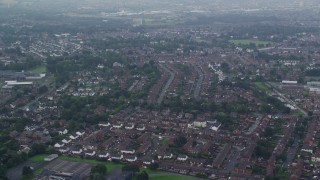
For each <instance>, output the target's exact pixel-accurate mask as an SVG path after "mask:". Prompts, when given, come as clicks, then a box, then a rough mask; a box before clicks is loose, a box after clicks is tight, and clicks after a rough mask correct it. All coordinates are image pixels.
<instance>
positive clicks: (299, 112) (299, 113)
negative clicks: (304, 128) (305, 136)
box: [293, 111, 304, 117]
mask: <svg viewBox="0 0 320 180" xmlns="http://www.w3.org/2000/svg"><path fill="white" fill-rule="evenodd" d="M293 114H294V115H296V116H302V117H304V114H303V113H302V112H301V111H296V112H294V113H293Z"/></svg>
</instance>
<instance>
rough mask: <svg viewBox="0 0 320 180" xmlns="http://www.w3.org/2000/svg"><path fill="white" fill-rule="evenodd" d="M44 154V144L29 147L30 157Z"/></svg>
mask: <svg viewBox="0 0 320 180" xmlns="http://www.w3.org/2000/svg"><path fill="white" fill-rule="evenodd" d="M45 152H46V146H45V145H44V144H33V145H32V146H31V151H30V156H34V155H37V154H44V153H45Z"/></svg>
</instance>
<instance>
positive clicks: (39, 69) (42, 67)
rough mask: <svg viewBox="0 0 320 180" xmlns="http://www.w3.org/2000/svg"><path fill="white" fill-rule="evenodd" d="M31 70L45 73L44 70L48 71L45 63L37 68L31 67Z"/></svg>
mask: <svg viewBox="0 0 320 180" xmlns="http://www.w3.org/2000/svg"><path fill="white" fill-rule="evenodd" d="M31 72H33V73H44V72H47V68H46V66H44V65H43V66H38V67H36V68H33V69H31Z"/></svg>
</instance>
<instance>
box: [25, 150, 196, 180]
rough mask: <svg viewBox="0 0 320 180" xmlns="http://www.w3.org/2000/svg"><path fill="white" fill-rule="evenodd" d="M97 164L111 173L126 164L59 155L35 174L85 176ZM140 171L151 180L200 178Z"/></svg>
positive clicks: (34, 160) (35, 158)
mask: <svg viewBox="0 0 320 180" xmlns="http://www.w3.org/2000/svg"><path fill="white" fill-rule="evenodd" d="M47 156H48V155H47V154H41V155H36V156H33V157H31V158H29V161H30V162H32V163H41V162H43V161H44V158H45V157H47ZM96 164H102V165H105V166H106V167H107V171H108V172H109V173H111V172H113V171H114V170H119V169H121V168H122V167H123V166H125V164H123V163H114V162H109V161H99V160H93V159H84V158H78V157H70V156H66V155H62V156H59V158H58V159H55V160H53V161H51V162H48V163H45V164H43V165H44V166H43V167H37V168H36V169H35V174H36V175H39V174H41V173H42V172H43V171H44V170H54V171H60V172H66V173H70V174H77V177H84V176H87V175H89V174H90V170H91V167H93V166H94V165H96ZM140 171H146V172H147V173H148V175H149V177H150V179H151V180H171V179H172V180H192V179H198V178H195V177H191V176H185V175H180V174H175V173H170V172H165V171H160V170H152V169H148V168H147V169H143V168H141V169H140Z"/></svg>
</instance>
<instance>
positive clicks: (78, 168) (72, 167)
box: [44, 159, 93, 177]
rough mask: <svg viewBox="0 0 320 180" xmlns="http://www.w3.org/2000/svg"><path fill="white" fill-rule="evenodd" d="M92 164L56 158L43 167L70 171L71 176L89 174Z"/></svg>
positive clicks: (56, 170)
mask: <svg viewBox="0 0 320 180" xmlns="http://www.w3.org/2000/svg"><path fill="white" fill-rule="evenodd" d="M92 166H93V164H89V163H83V162H75V161H66V160H60V159H56V160H53V161H52V162H50V163H49V164H48V165H47V166H46V167H45V168H44V169H47V170H50V171H55V172H58V173H70V174H72V176H77V177H85V176H88V175H89V174H90V171H91V167H92Z"/></svg>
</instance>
